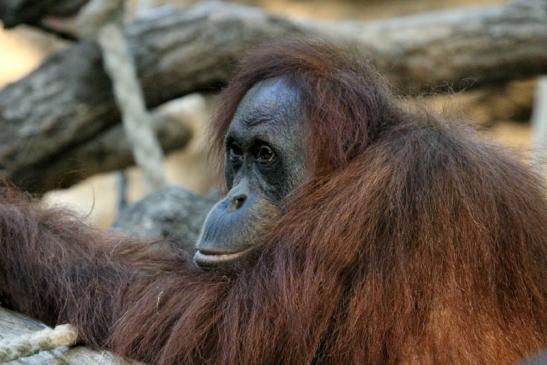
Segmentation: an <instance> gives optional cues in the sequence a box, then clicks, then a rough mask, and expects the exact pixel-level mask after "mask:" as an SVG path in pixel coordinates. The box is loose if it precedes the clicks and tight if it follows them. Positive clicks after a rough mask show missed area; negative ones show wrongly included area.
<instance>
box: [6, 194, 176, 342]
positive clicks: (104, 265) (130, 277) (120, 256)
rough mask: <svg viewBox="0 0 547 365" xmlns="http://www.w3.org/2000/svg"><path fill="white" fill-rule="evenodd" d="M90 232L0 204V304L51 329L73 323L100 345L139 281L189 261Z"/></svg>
mask: <svg viewBox="0 0 547 365" xmlns="http://www.w3.org/2000/svg"><path fill="white" fill-rule="evenodd" d="M166 250H170V249H168V248H166V247H156V246H153V245H151V244H149V245H148V246H147V245H145V244H143V243H140V242H130V241H129V240H128V239H127V238H122V237H116V236H114V235H112V234H106V233H104V232H101V231H99V230H96V229H93V228H91V227H89V226H87V225H86V224H84V223H82V222H81V221H79V220H78V219H77V218H75V217H74V216H73V215H71V214H69V213H67V212H63V211H59V210H53V209H42V208H40V207H38V206H36V205H32V204H30V203H0V253H1V254H0V300H2V302H3V304H4V305H8V306H10V307H12V308H14V309H16V310H19V311H21V312H23V313H26V314H28V315H30V316H33V317H36V318H38V319H40V320H42V321H45V322H46V323H49V324H56V323H64V322H69V323H72V324H74V325H76V326H77V327H78V328H79V330H80V337H81V339H82V340H83V341H84V342H86V343H88V344H92V345H95V346H101V347H102V346H103V345H104V344H105V341H107V339H108V338H109V336H110V335H111V332H112V331H113V326H114V323H115V322H116V321H117V320H118V318H119V317H120V316H122V315H123V313H124V311H125V309H124V306H126V305H127V303H123V298H124V293H125V292H126V291H127V290H128V288H130V287H131V286H132V285H134V284H135V283H136V282H138V281H140V280H142V278H146V279H147V280H149V279H150V277H154V276H157V275H165V274H166V273H167V272H170V271H176V270H179V268H180V267H182V266H184V265H182V264H181V262H184V261H185V258H184V255H183V254H182V253H180V252H178V251H172V252H171V251H170V252H169V253H167V252H165V251H166Z"/></svg>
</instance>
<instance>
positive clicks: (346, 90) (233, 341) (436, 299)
mask: <svg viewBox="0 0 547 365" xmlns="http://www.w3.org/2000/svg"><path fill="white" fill-rule="evenodd" d="M280 75H284V76H287V77H289V78H290V80H292V82H293V83H294V85H296V86H297V87H298V88H299V90H300V92H301V96H302V100H303V101H302V106H303V122H304V123H305V125H306V128H307V131H308V141H307V145H308V147H309V151H308V152H309V153H308V156H310V161H309V169H310V171H311V172H312V174H311V175H312V176H311V178H310V179H309V181H307V182H306V183H305V185H304V186H302V187H301V188H299V189H297V191H295V192H294V193H293V194H292V195H291V196H290V198H289V199H288V202H287V205H286V207H285V212H284V215H283V217H282V218H281V220H280V221H279V222H278V224H277V226H276V228H275V230H274V231H273V232H272V233H271V235H269V236H268V237H264V240H263V241H264V242H261V244H262V248H261V249H260V251H259V252H257V253H256V254H255V255H253V256H252V257H248V258H247V259H246V260H243V261H242V262H240V263H239V265H238V267H237V268H235V270H231V271H226V272H220V271H215V272H203V271H199V270H197V269H196V268H194V267H193V265H192V264H191V262H190V259H189V257H188V255H186V254H185V253H184V252H181V251H179V250H177V249H176V248H173V247H169V246H168V245H166V244H164V243H161V242H159V243H155V244H152V243H146V242H144V243H143V242H132V240H130V239H127V238H122V237H117V236H115V235H113V234H112V233H104V232H100V231H97V230H94V229H93V228H90V227H88V226H86V225H85V224H83V223H82V222H81V221H79V220H77V219H75V218H73V217H72V216H71V215H70V214H68V213H66V212H62V211H58V210H55V209H46V208H41V207H39V206H37V205H36V204H32V203H28V202H25V201H24V200H23V199H20V198H16V199H8V198H5V199H4V202H3V203H2V204H0V252H1V253H2V255H0V298H3V303H7V304H9V305H10V306H12V307H14V308H17V309H18V310H21V311H23V312H25V313H28V314H30V315H33V316H36V317H38V318H40V319H42V320H45V321H47V322H49V323H55V322H70V323H73V324H75V325H77V326H78V328H79V329H80V331H81V335H82V338H83V340H84V342H85V343H87V344H90V345H93V346H97V347H102V348H108V349H112V350H113V351H115V352H117V353H120V354H123V355H127V356H130V357H133V358H136V359H139V360H142V361H145V362H148V363H150V364H280V363H286V364H308V363H315V364H351V363H354V364H394V363H413V364H448V363H454V364H483V363H484V364H486V363H489V364H510V363H514V362H515V361H517V360H518V359H520V358H522V357H523V356H526V355H530V354H533V353H535V352H537V351H539V350H540V349H542V348H545V347H547V311H546V310H545V309H546V308H547V285H546V284H545V278H546V277H547V200H546V198H545V195H544V193H545V190H544V186H543V185H542V183H541V181H540V179H538V177H536V176H534V175H533V174H532V173H531V172H530V171H529V170H528V169H527V168H526V167H525V166H523V165H522V164H521V163H519V162H518V161H516V160H515V159H514V158H513V157H512V156H509V155H508V154H507V153H506V152H504V151H503V150H501V149H500V148H498V147H496V146H493V145H490V144H488V143H485V142H483V141H480V140H479V139H478V138H477V137H476V135H475V134H474V133H473V132H472V131H470V130H468V129H467V128H465V127H463V126H461V125H459V124H457V123H448V122H446V121H444V120H442V119H439V118H437V117H433V116H430V115H428V114H427V113H425V112H417V111H406V110H403V109H402V108H401V107H400V106H398V103H397V101H396V100H395V98H394V97H393V96H391V95H390V94H389V91H388V90H387V88H386V87H385V86H384V85H383V83H382V82H381V80H380V79H379V77H378V76H377V75H375V74H374V72H373V71H371V70H370V68H369V66H367V65H366V64H365V63H363V62H362V61H360V60H359V59H357V58H352V57H349V56H343V55H342V54H341V53H340V51H338V50H337V49H335V48H333V47H329V46H325V45H320V44H317V43H314V42H305V41H291V42H282V43H278V44H275V45H270V46H267V47H264V48H261V49H259V50H256V51H254V52H253V53H251V55H250V56H249V57H248V58H247V59H246V60H245V61H244V62H243V64H242V66H241V69H240V73H239V74H238V75H237V76H236V77H235V79H234V81H233V82H232V83H231V84H230V86H228V88H227V90H226V91H225V93H224V98H223V100H224V104H223V107H222V108H221V109H220V112H219V117H218V118H217V119H216V121H215V123H214V133H215V137H214V140H215V144H216V147H217V152H218V151H219V150H222V148H223V143H224V142H223V138H224V133H225V131H226V128H227V127H228V125H229V122H230V119H231V117H232V115H233V113H234V111H235V108H236V107H237V104H238V103H239V101H240V99H241V98H242V96H243V95H244V94H245V91H246V90H247V89H248V88H249V87H250V86H252V85H253V84H254V83H256V82H257V81H259V80H262V79H265V78H268V77H273V76H280Z"/></svg>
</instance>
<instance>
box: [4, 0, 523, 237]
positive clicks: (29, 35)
mask: <svg viewBox="0 0 547 365" xmlns="http://www.w3.org/2000/svg"><path fill="white" fill-rule="evenodd" d="M163 2H166V1H163ZM187 2H188V1H186V3H187ZM240 2H242V3H253V4H258V5H260V6H262V7H264V8H266V9H268V10H270V11H272V12H276V13H280V14H289V15H292V16H300V17H315V18H323V19H367V20H369V19H379V18H386V17H391V16H397V15H406V14H411V13H419V12H423V11H429V10H438V9H445V8H451V7H458V6H474V5H478V4H481V5H487V4H495V3H501V2H502V1H500V0H389V1H381V0H372V1H358V0H353V1H349V0H348V1H328V0H318V1H311V0H308V1H294V0H292V1H291V0H254V1H243V0H242V1H240ZM64 46H65V44H64V43H62V42H58V41H56V40H54V39H52V38H51V37H46V36H44V35H42V34H40V33H38V32H35V31H33V30H31V29H29V28H27V27H20V28H17V29H16V30H11V31H3V30H0V87H2V86H4V85H6V84H7V83H9V82H13V81H16V80H17V79H19V78H20V77H22V76H24V75H25V74H27V73H28V72H30V71H31V70H32V69H34V68H35V67H36V66H38V65H39V64H40V62H41V61H42V60H43V59H44V58H45V57H47V56H48V55H49V54H50V53H52V52H54V51H56V50H58V49H60V48H62V47H64ZM469 98H470V97H469V96H463V97H462V96H461V95H453V96H448V97H442V98H438V100H434V101H432V102H431V105H433V106H434V107H435V108H437V109H442V110H444V109H447V108H446V106H447V105H448V106H449V107H448V109H450V110H451V113H456V114H458V115H461V116H462V117H464V118H469V119H475V120H477V119H479V120H480V119H482V121H481V124H482V126H483V128H482V129H483V130H484V134H485V136H486V137H487V138H493V139H494V140H497V141H499V142H501V143H503V144H506V145H509V146H512V147H515V149H516V150H517V151H521V152H523V153H524V154H526V150H527V149H528V148H529V144H530V137H531V131H530V126H529V123H526V122H522V121H521V122H517V121H511V120H495V121H494V120H489V118H490V119H493V118H494V117H491V116H489V114H488V113H486V116H481V115H482V114H480V113H481V111H480V109H481V108H480V103H474V104H473V105H474V106H475V108H474V109H473V108H468V107H467V106H468V105H469ZM466 100H467V101H466ZM487 101H488V100H487ZM487 101H486V102H487ZM502 103H503V101H502ZM477 104H478V107H477ZM477 108H478V109H477ZM485 108H486V109H488V105H485ZM477 110H479V111H478V112H477ZM205 124H206V123H205V122H202V123H197V124H196V125H195V130H196V133H197V135H198V136H199V138H196V139H195V140H194V141H193V142H192V143H191V145H190V146H189V148H187V149H186V150H185V151H182V152H179V153H176V154H174V155H172V156H170V157H169V159H168V161H167V162H166V171H167V175H168V179H169V181H170V183H173V184H177V185H182V186H184V187H186V188H189V189H191V190H193V191H196V192H206V191H207V190H208V189H209V188H210V187H211V182H212V181H214V179H213V178H212V176H211V175H210V171H209V169H208V168H207V161H206V149H207V142H206V141H205V140H204V139H203V128H202V126H203V125H205ZM484 125H488V128H485V127H484ZM128 175H129V181H130V183H129V184H130V185H129V186H130V191H129V195H130V200H136V199H138V198H139V197H141V196H142V195H143V194H144V191H143V187H142V180H141V178H140V175H139V172H138V171H136V169H130V170H129V171H128ZM115 181H116V179H115V175H114V174H105V175H101V176H95V177H93V178H91V179H88V180H86V181H84V182H82V183H80V184H78V185H76V186H75V187H73V188H71V189H67V190H65V191H56V192H51V193H48V194H47V196H46V199H47V200H49V201H51V202H54V203H55V204H57V203H59V204H68V205H69V206H71V207H73V208H74V209H76V210H78V211H80V212H81V213H82V214H85V215H87V216H88V217H89V220H90V221H92V222H94V223H96V224H98V225H100V226H102V227H108V226H109V225H110V224H111V223H112V222H113V220H114V218H115V215H116V207H115V201H116V184H115Z"/></svg>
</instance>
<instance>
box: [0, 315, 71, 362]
mask: <svg viewBox="0 0 547 365" xmlns="http://www.w3.org/2000/svg"><path fill="white" fill-rule="evenodd" d="M77 341H78V331H77V330H76V328H74V327H73V326H71V325H69V324H64V325H60V326H56V327H55V328H54V329H51V328H46V329H43V330H41V331H38V332H34V333H30V334H28V335H22V336H19V337H16V338H15V339H12V340H4V341H0V363H2V362H8V361H13V360H17V359H19V358H21V357H27V356H32V355H34V354H36V353H38V352H40V351H48V350H52V349H55V348H57V347H61V346H73V345H75V344H76V342H77Z"/></svg>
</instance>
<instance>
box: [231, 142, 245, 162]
mask: <svg viewBox="0 0 547 365" xmlns="http://www.w3.org/2000/svg"><path fill="white" fill-rule="evenodd" d="M228 157H229V158H230V161H232V162H234V163H238V162H241V160H242V159H243V151H242V150H241V147H239V146H238V145H237V144H235V143H233V142H232V143H230V144H229V145H228Z"/></svg>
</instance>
